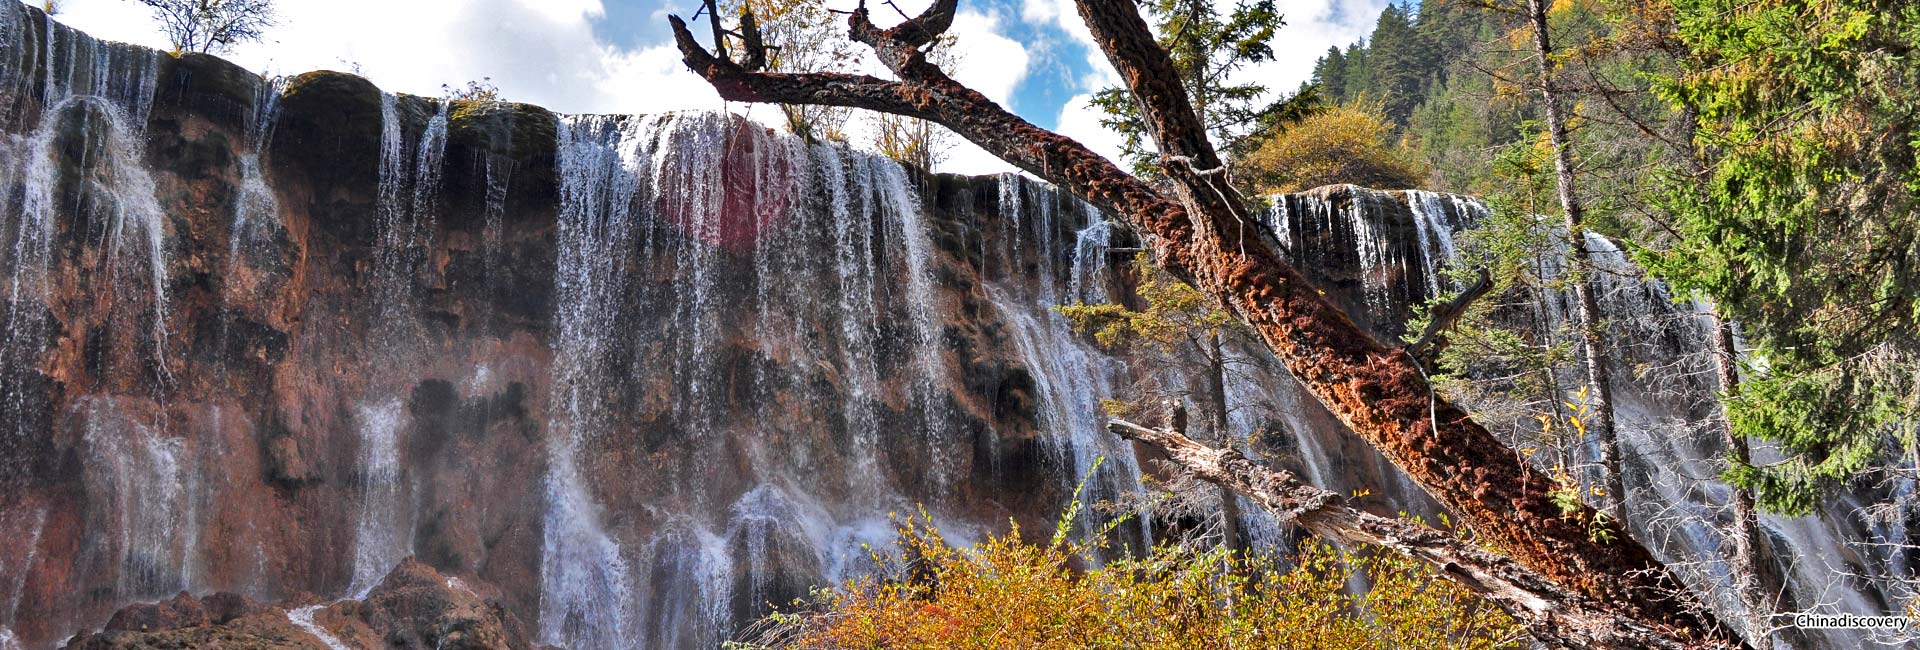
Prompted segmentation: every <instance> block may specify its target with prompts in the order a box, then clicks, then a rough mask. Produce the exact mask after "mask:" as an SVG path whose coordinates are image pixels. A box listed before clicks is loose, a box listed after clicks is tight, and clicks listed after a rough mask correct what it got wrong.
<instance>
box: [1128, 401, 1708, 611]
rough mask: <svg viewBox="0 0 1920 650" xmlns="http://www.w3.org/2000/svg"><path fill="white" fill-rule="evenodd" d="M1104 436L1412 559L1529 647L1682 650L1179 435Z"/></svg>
mask: <svg viewBox="0 0 1920 650" xmlns="http://www.w3.org/2000/svg"><path fill="white" fill-rule="evenodd" d="M1107 430H1108V431H1111V432H1113V433H1114V434H1116V435H1119V436H1120V437H1122V438H1126V439H1128V440H1133V441H1136V442H1142V443H1146V444H1147V445H1150V446H1152V447H1153V448H1155V449H1158V450H1160V451H1161V452H1163V453H1165V454H1166V455H1167V458H1169V459H1171V460H1172V461H1173V463H1174V464H1175V465H1178V466H1179V467H1180V468H1182V469H1184V470H1186V471H1187V472H1189V473H1191V474H1193V475H1194V476H1195V477H1197V478H1199V479H1201V480H1204V481H1207V482H1210V483H1214V484H1216V485H1219V486H1221V487H1224V488H1227V489H1229V490H1232V491H1234V492H1238V493H1240V494H1242V495H1244V496H1246V497H1247V498H1248V499H1249V500H1252V501H1253V502H1254V503H1257V504H1259V505H1260V507H1262V508H1265V509H1266V510H1267V511H1268V512H1270V513H1273V516H1274V517H1275V518H1276V519H1280V520H1282V521H1289V522H1292V523H1295V524H1298V525H1299V526H1300V527H1302V528H1305V529H1306V530H1307V531H1308V532H1311V533H1313V534H1314V535H1317V536H1319V537H1320V538H1321V539H1326V540H1333V541H1336V542H1341V543H1345V544H1371V545H1374V546H1379V547H1381V548H1386V549H1390V550H1393V551H1395V552H1399V553H1402V554H1405V555H1407V556H1409V557H1413V558H1416V559H1419V560H1422V561H1425V562H1427V563H1428V564H1431V565H1433V567H1434V568H1436V569H1439V570H1440V572H1441V573H1443V574H1445V575H1446V576H1447V577H1448V578H1450V579H1452V580H1453V581H1454V582H1457V583H1459V584H1460V585H1462V586H1464V587H1466V588H1467V590H1468V591H1472V592H1473V593H1475V594H1479V595H1480V596H1481V597H1483V598H1486V599H1487V600H1488V601H1491V602H1492V603H1494V604H1495V605H1498V606H1499V607H1500V608H1501V609H1503V610H1506V612H1507V613H1508V614H1510V615H1512V616H1513V617H1514V618H1515V619H1516V620H1518V621H1520V624H1521V625H1524V626H1526V628H1527V631H1529V632H1531V633H1532V634H1533V637H1534V638H1535V639H1538V640H1539V641H1540V642H1541V643H1544V644H1546V645H1548V646H1551V647H1556V648H1683V647H1685V646H1684V645H1683V644H1681V643H1677V642H1675V641H1673V640H1671V639H1668V638H1667V637H1665V636H1664V635H1662V634H1661V633H1659V632H1657V631H1655V630H1652V629H1649V628H1648V627H1646V626H1645V625H1643V624H1641V623H1639V622H1637V621H1634V620H1632V619H1630V618H1627V617H1624V616H1621V615H1619V614H1617V613H1614V612H1611V611H1609V610H1608V609H1607V608H1606V607H1604V606H1600V605H1598V604H1596V603H1594V602H1591V601H1590V600H1588V599H1587V598H1586V597H1585V596H1582V595H1580V594H1578V593H1575V592H1572V591H1569V590H1567V589H1566V588H1564V587H1561V586H1560V585H1558V584H1555V583H1554V582H1553V581H1552V580H1548V579H1547V578H1546V577H1544V576H1541V575H1540V574H1538V573H1535V572H1533V571H1532V570H1530V569H1528V568H1527V567H1524V566H1521V565H1520V564H1519V563H1517V562H1514V561H1513V560H1512V559H1510V558H1507V557H1505V556H1501V555H1498V554H1496V553H1493V552H1490V551H1487V550H1486V549H1482V548H1480V547H1479V546H1476V545H1474V543H1473V542H1471V541H1468V540H1464V539H1461V538H1459V537H1457V536H1455V535H1452V534H1449V533H1447V532H1444V531H1440V530H1435V529H1433V528H1430V527H1427V526H1425V525H1422V524H1419V523H1416V522H1412V521H1408V520H1405V519H1395V518H1390V517H1381V516H1378V515H1373V514H1369V513H1366V512H1362V511H1360V510H1357V509H1355V508H1354V507H1352V506H1350V505H1348V504H1347V500H1346V499H1345V498H1344V497H1341V496H1340V495H1338V494H1335V493H1333V492H1329V491H1327V490H1323V489H1321V488H1319V487H1316V486H1313V485H1308V484H1306V483H1304V482H1301V481H1300V479H1298V478H1296V477H1294V475H1293V474H1292V473H1289V472H1284V471H1275V470H1271V469H1267V468H1265V467H1262V466H1260V465H1259V464H1258V463H1255V462H1253V461H1251V460H1248V459H1247V457H1246V456H1243V455H1241V454H1240V452H1238V451H1235V450H1232V449H1216V448H1213V447H1209V446H1207V445H1203V444H1200V443H1199V442H1195V441H1194V440H1193V439H1191V438H1188V437H1187V436H1186V435H1185V434H1184V433H1183V432H1180V431H1174V430H1172V429H1156V428H1148V427H1144V426H1140V425H1138V424H1134V423H1132V422H1127V421H1125V420H1112V421H1110V422H1108V423H1107Z"/></svg>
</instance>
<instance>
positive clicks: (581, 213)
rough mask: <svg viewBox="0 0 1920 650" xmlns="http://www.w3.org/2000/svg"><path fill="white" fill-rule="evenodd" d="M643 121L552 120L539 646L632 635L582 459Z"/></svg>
mask: <svg viewBox="0 0 1920 650" xmlns="http://www.w3.org/2000/svg"><path fill="white" fill-rule="evenodd" d="M645 126H647V125H646V124H644V123H642V122H641V121H639V120H626V119H621V118H603V117H579V118H567V119H565V120H562V121H561V122H560V123H559V125H558V127H557V128H556V134H557V136H556V137H557V138H558V147H559V151H558V153H557V155H556V156H555V158H556V164H557V166H558V173H559V177H560V209H559V219H560V224H559V225H560V229H559V235H558V239H559V244H558V247H557V248H558V251H559V256H560V257H559V260H558V267H559V268H558V270H557V272H556V273H555V274H554V287H555V294H556V296H555V307H554V329H555V330H556V332H557V334H556V337H555V340H554V347H555V350H554V369H553V373H554V381H553V392H554V395H553V397H552V398H551V402H552V403H553V407H552V415H551V416H550V422H549V425H548V426H549V431H548V434H547V475H546V496H547V511H546V516H545V518H544V527H545V541H544V542H543V545H542V550H541V561H540V579H541V589H540V591H541V599H540V620H539V625H540V630H541V638H542V640H543V641H544V642H545V643H550V644H555V645H563V646H567V647H573V648H588V649H601V648H619V647H626V646H629V645H631V644H632V643H633V640H632V639H633V637H631V636H630V628H631V627H632V626H631V623H630V622H629V617H630V616H631V612H632V611H633V607H634V602H633V601H634V597H633V583H632V581H631V578H630V572H629V569H628V566H627V561H626V559H625V558H624V557H623V556H622V554H621V549H620V545H619V543H618V542H617V541H615V540H614V539H613V537H612V536H611V535H610V534H609V533H608V532H607V531H606V530H604V529H602V528H601V524H600V520H601V515H600V507H599V505H598V504H596V503H595V502H594V500H593V496H592V495H591V494H590V493H589V492H588V490H587V485H586V483H585V479H584V478H583V477H582V476H581V475H580V470H579V468H578V463H579V460H580V456H581V454H580V448H581V446H582V445H583V444H585V443H586V442H587V440H588V439H589V438H592V437H594V436H596V435H598V434H599V433H600V429H601V427H603V426H605V419H606V417H607V415H606V414H605V413H604V407H603V405H602V404H601V402H600V401H599V397H600V395H601V394H603V393H604V392H605V386H606V383H607V382H608V381H609V375H610V374H611V373H612V372H613V370H612V369H610V368H608V365H609V361H610V356H611V355H610V348H612V347H613V346H615V345H617V344H618V341H617V340H616V338H615V336H614V335H615V333H616V331H617V328H616V324H617V322H618V320H619V315H620V306H621V301H622V300H623V298H624V297H625V295H626V292H625V291H624V289H625V282H624V280H625V278H626V277H627V273H625V272H624V270H625V269H626V268H627V261H628V257H627V256H628V252H629V251H630V250H632V249H631V246H630V243H631V239H632V237H633V234H634V230H635V219H634V215H633V213H632V211H633V208H634V207H635V205H634V204H635V200H636V199H637V198H638V197H639V195H640V193H641V192H642V190H643V184H644V181H643V180H642V179H641V178H640V177H639V175H638V174H637V173H636V172H638V171H640V170H643V169H645V168H646V167H647V166H649V165H651V164H652V157H653V155H652V152H651V150H650V148H651V146H652V142H651V140H650V139H648V138H647V137H646V136H647V135H648V133H647V130H646V128H645Z"/></svg>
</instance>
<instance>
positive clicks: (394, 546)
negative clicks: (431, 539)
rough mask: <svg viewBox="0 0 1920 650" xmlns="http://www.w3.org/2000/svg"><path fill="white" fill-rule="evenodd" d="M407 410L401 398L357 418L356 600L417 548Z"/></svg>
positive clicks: (362, 409)
mask: <svg viewBox="0 0 1920 650" xmlns="http://www.w3.org/2000/svg"><path fill="white" fill-rule="evenodd" d="M401 408H402V407H401V404H400V402H399V401H397V400H396V401H391V402H385V403H380V404H374V405H368V406H362V407H360V411H359V412H358V413H357V414H356V416H357V418H356V420H357V421H356V422H355V427H354V428H355V430H356V431H358V432H359V434H360V436H359V438H360V459H359V460H360V462H359V464H358V466H357V467H355V470H356V471H358V472H359V474H360V481H359V488H360V494H361V503H360V517H359V520H358V521H357V522H356V523H355V526H354V552H353V584H352V585H351V586H349V587H348V591H349V592H351V593H353V594H354V595H355V596H356V597H358V596H365V595H366V594H367V592H369V591H372V590H373V588H374V587H375V586H378V585H379V584H380V578H382V577H384V576H386V575H387V570H389V569H392V568H393V565H395V564H398V563H399V562H400V560H402V559H404V558H405V557H406V556H407V552H408V549H409V548H410V546H411V539H410V538H411V537H412V535H411V534H410V531H411V530H412V526H411V521H410V519H411V517H409V516H408V514H409V513H408V512H407V511H406V503H407V502H406V496H405V494H404V493H403V488H404V484H403V482H402V481H403V476H404V468H402V467H401V463H400V429H401V419H400V418H401V415H402V411H401Z"/></svg>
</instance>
